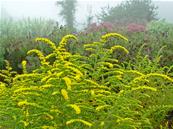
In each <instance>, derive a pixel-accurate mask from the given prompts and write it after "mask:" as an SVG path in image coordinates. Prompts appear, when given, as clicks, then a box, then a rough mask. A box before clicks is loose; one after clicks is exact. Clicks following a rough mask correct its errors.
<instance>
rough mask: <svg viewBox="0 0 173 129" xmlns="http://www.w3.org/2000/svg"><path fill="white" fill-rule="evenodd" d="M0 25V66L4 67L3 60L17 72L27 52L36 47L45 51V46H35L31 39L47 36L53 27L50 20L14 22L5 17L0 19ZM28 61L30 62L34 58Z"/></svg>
mask: <svg viewBox="0 0 173 129" xmlns="http://www.w3.org/2000/svg"><path fill="white" fill-rule="evenodd" d="M0 24H1V25H2V26H1V30H0V33H1V36H0V50H1V51H0V66H1V68H2V67H3V66H4V61H3V60H4V59H6V60H8V61H10V64H11V65H12V67H13V68H14V69H15V70H18V71H20V69H21V65H20V62H21V61H22V60H23V59H25V57H26V52H27V51H28V50H30V49H32V48H34V47H37V48H40V49H41V50H43V51H45V48H46V46H43V45H37V46H35V43H34V41H33V38H36V37H38V36H43V37H47V36H49V35H50V34H51V33H52V31H53V30H54V27H55V24H54V22H53V21H51V20H45V19H29V18H28V19H22V20H18V21H16V20H14V19H12V18H10V17H6V18H2V19H0ZM29 60H30V61H32V60H34V58H32V59H29ZM35 60H36V59H35Z"/></svg>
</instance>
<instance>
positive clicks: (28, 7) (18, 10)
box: [0, 0, 173, 24]
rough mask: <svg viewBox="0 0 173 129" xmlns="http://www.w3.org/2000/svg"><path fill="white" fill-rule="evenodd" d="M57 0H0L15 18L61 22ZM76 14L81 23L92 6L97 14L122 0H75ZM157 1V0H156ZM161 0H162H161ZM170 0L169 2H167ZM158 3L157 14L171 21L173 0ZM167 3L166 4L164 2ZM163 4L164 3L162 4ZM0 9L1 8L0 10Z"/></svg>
mask: <svg viewBox="0 0 173 129" xmlns="http://www.w3.org/2000/svg"><path fill="white" fill-rule="evenodd" d="M56 1H57V0H0V6H1V8H2V7H3V8H5V10H6V11H7V12H8V13H9V14H10V15H11V16H12V17H15V18H23V17H45V18H50V19H55V20H57V21H59V22H61V23H62V19H61V18H60V17H59V16H58V12H59V10H60V9H58V7H57V6H56V5H55V2H56ZM77 1H78V5H77V14H76V21H77V22H78V23H79V24H81V23H84V22H85V21H86V17H87V16H88V11H87V10H88V9H90V8H92V12H93V13H92V14H93V15H95V14H97V13H98V12H99V11H100V10H101V7H105V6H107V5H109V6H116V5H117V3H120V2H121V1H122V0H77ZM157 1H158V0H157ZM160 1H161V0H160ZM162 1H163V0H162ZM168 1H171V2H168ZM155 3H157V5H159V9H160V11H159V14H160V16H161V17H162V18H165V16H166V15H167V16H166V18H167V19H168V21H172V22H173V15H172V14H171V12H173V0H167V1H165V0H164V2H161V3H159V2H155ZM165 3H167V4H165ZM164 4H165V5H164ZM168 6H169V7H168ZM1 11H2V10H1Z"/></svg>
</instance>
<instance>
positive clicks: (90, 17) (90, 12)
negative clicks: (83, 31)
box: [87, 6, 94, 26]
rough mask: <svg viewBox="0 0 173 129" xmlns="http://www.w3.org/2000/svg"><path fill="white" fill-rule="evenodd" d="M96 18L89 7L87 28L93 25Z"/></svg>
mask: <svg viewBox="0 0 173 129" xmlns="http://www.w3.org/2000/svg"><path fill="white" fill-rule="evenodd" d="M93 18H94V16H93V15H92V7H91V6H88V16H87V26H89V25H91V23H92V21H93Z"/></svg>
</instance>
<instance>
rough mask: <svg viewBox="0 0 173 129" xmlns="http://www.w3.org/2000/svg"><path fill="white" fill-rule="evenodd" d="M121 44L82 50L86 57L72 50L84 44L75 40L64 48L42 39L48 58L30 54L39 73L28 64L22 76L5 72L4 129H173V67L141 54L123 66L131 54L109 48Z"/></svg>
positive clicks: (0, 100) (1, 95)
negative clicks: (74, 46)
mask: <svg viewBox="0 0 173 129" xmlns="http://www.w3.org/2000/svg"><path fill="white" fill-rule="evenodd" d="M116 38H118V39H119V40H124V42H128V39H127V38H125V37H124V36H122V35H120V34H117V33H108V34H106V35H103V36H102V37H101V39H100V40H99V41H96V42H91V43H88V44H84V45H81V46H82V47H81V49H83V50H84V53H82V54H79V53H75V52H73V53H71V52H69V51H67V49H66V44H67V43H75V44H80V41H79V40H78V39H77V37H76V36H74V35H66V36H64V37H63V38H62V40H61V41H60V42H59V44H58V45H56V44H57V43H56V44H55V43H53V42H52V41H50V40H49V39H46V38H36V42H41V43H45V44H46V45H47V46H49V47H50V52H49V53H47V54H45V53H43V52H42V51H40V50H38V49H33V50H30V51H28V53H27V54H28V55H37V56H38V59H39V60H40V66H39V67H38V68H36V69H34V70H32V71H29V72H28V62H27V61H26V60H24V61H23V62H22V68H23V73H22V74H18V73H16V72H14V71H12V68H11V67H10V65H9V63H8V62H6V69H5V70H1V71H0V76H1V84H0V109H1V110H0V129H1V128H2V129H58V128H59V129H62V128H64V129H83V128H84V129H85V128H86V129H87V128H93V129H158V128H159V129H169V128H171V127H172V126H173V118H172V111H173V101H172V98H173V94H172V93H173V78H172V77H173V67H171V66H170V67H166V66H165V67H160V65H158V61H159V59H160V58H159V56H158V58H156V59H155V60H150V59H149V56H145V57H143V55H141V53H140V52H139V53H138V55H137V57H136V60H135V61H132V62H126V61H124V62H123V60H122V61H120V60H121V58H123V57H125V56H127V55H128V54H129V53H131V51H128V50H127V49H126V48H125V47H123V46H121V45H117V44H113V45H110V46H107V45H106V44H108V43H109V42H110V39H111V42H112V41H113V40H116ZM119 40H118V41H119ZM141 49H142V48H141ZM115 55H118V56H115Z"/></svg>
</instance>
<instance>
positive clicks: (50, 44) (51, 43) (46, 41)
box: [35, 38, 56, 50]
mask: <svg viewBox="0 0 173 129" xmlns="http://www.w3.org/2000/svg"><path fill="white" fill-rule="evenodd" d="M35 41H36V42H38V41H42V42H44V43H46V44H48V45H49V46H50V47H51V48H52V49H54V50H55V49H56V46H55V43H53V42H52V41H51V40H49V39H47V38H36V39H35Z"/></svg>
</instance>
